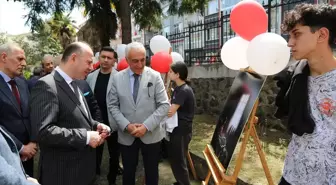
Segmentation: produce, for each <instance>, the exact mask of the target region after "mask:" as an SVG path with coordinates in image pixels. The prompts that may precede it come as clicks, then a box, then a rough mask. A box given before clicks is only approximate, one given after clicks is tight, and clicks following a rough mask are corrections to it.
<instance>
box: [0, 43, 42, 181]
mask: <svg viewBox="0 0 336 185" xmlns="http://www.w3.org/2000/svg"><path fill="white" fill-rule="evenodd" d="M25 66H26V58H25V53H24V51H23V50H22V49H21V48H20V47H19V46H17V45H15V44H3V45H0V126H1V127H2V128H3V129H4V130H5V131H6V132H7V133H8V134H9V135H10V136H11V138H12V139H13V141H14V142H15V144H16V147H17V150H18V151H19V153H20V156H21V159H22V161H23V167H24V169H25V171H26V173H27V174H28V175H30V176H33V164H34V161H33V157H34V155H35V154H36V152H37V146H36V143H35V141H36V132H37V129H36V126H34V124H31V123H30V120H29V106H28V105H29V104H28V99H29V89H28V85H27V83H26V81H25V80H24V79H22V78H21V75H22V71H23V69H24V67H25Z"/></svg>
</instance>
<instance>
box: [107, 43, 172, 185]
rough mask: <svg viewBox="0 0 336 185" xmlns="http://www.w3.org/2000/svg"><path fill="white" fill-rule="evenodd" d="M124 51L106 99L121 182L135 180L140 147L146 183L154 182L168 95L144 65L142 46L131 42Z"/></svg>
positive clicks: (126, 184)
mask: <svg viewBox="0 0 336 185" xmlns="http://www.w3.org/2000/svg"><path fill="white" fill-rule="evenodd" d="M125 52H126V60H127V62H128V65H129V68H127V69H126V70H123V71H121V72H119V73H117V74H116V75H114V77H113V80H112V88H111V90H110V92H109V96H108V100H107V102H108V109H109V111H110V112H111V113H112V116H113V118H114V119H115V120H116V122H117V125H118V141H119V143H120V144H121V156H122V163H123V167H124V172H123V184H124V185H134V184H135V172H136V167H137V164H138V155H139V150H140V149H141V152H142V157H143V162H144V167H145V175H146V185H158V179H159V170H158V163H159V156H160V141H161V140H162V139H163V137H164V136H165V129H164V128H163V127H162V125H161V124H160V122H161V121H162V119H163V118H164V117H165V116H166V115H167V114H168V109H169V102H168V97H167V93H166V91H165V87H164V83H163V81H162V78H161V76H160V73H158V72H156V71H154V70H152V69H151V68H148V67H145V64H146V50H145V48H144V46H143V45H142V44H141V43H137V42H133V43H130V44H128V45H127V47H126V50H125Z"/></svg>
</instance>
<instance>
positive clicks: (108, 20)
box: [8, 0, 209, 45]
mask: <svg viewBox="0 0 336 185" xmlns="http://www.w3.org/2000/svg"><path fill="white" fill-rule="evenodd" d="M8 1H9V0H8ZM13 1H15V0H13ZM21 1H22V2H24V4H25V6H26V7H27V8H29V9H30V11H29V13H28V15H27V16H26V18H27V24H29V25H30V26H31V29H32V31H36V30H38V29H39V27H40V26H41V25H42V24H43V20H42V18H41V15H42V14H50V13H51V14H54V15H63V14H62V13H64V12H66V11H72V10H73V8H74V7H76V6H77V7H83V6H84V7H85V14H86V15H88V16H89V18H90V19H89V20H90V21H91V22H92V23H94V24H93V25H94V26H95V28H96V29H97V30H98V31H99V38H100V40H101V42H102V44H103V45H105V44H109V40H110V39H114V38H115V35H116V32H117V29H118V21H117V17H119V18H120V20H121V22H126V23H127V24H128V22H129V21H128V20H130V19H131V14H132V15H133V17H134V19H135V23H136V24H138V25H139V27H140V29H148V30H152V29H161V27H162V25H161V16H162V9H161V5H160V2H161V3H169V9H168V12H169V13H170V14H171V15H176V14H177V15H179V16H181V15H184V14H190V13H194V12H200V13H203V12H204V8H205V7H206V5H207V3H208V2H209V0H160V1H158V0H128V1H129V2H130V3H129V4H128V7H125V6H127V4H126V5H125V3H121V1H123V2H125V0H93V1H92V0H48V1H40V0H21ZM121 5H123V6H124V7H121ZM114 8H115V9H114ZM125 8H126V9H128V8H130V9H131V12H130V13H124V14H123V13H122V12H124V11H125ZM65 25H70V24H65ZM58 28H60V27H59V26H58V27H57V29H55V30H58ZM63 28H64V24H63ZM65 28H67V27H65ZM53 29H54V28H53ZM122 31H123V33H122V35H123V38H125V35H126V34H130V33H131V32H130V25H127V26H126V27H123V30H122ZM61 32H62V31H61ZM127 37H129V38H130V37H131V35H127ZM127 40H130V39H127ZM62 45H63V44H62Z"/></svg>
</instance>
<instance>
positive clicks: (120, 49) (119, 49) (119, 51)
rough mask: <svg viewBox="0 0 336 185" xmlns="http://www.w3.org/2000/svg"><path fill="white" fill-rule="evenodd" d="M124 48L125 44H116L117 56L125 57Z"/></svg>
mask: <svg viewBox="0 0 336 185" xmlns="http://www.w3.org/2000/svg"><path fill="white" fill-rule="evenodd" d="M125 50H126V44H118V46H117V54H118V58H124V57H125Z"/></svg>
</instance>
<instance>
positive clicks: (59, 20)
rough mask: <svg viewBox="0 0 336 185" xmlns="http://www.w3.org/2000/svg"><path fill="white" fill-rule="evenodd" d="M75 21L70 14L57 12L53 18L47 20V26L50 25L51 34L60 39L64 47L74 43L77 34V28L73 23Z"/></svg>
mask: <svg viewBox="0 0 336 185" xmlns="http://www.w3.org/2000/svg"><path fill="white" fill-rule="evenodd" d="M74 23H75V21H73V20H71V18H70V15H69V14H68V15H64V14H60V13H55V14H54V15H53V17H52V18H50V19H49V20H47V21H46V25H45V26H49V27H50V32H51V36H52V37H53V38H54V39H55V40H59V41H60V43H61V45H62V47H63V48H65V47H66V46H67V45H69V44H70V43H72V42H73V41H74V40H75V39H74V38H75V36H76V29H75V26H74V25H73V24H74Z"/></svg>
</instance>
